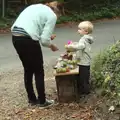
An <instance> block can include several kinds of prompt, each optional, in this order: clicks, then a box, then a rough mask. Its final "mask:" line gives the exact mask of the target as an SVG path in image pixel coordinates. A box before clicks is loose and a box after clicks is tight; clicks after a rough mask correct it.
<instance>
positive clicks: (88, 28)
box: [78, 21, 93, 34]
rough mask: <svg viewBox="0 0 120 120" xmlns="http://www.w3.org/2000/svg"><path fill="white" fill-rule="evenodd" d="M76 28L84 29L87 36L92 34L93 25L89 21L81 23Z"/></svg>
mask: <svg viewBox="0 0 120 120" xmlns="http://www.w3.org/2000/svg"><path fill="white" fill-rule="evenodd" d="M78 28H81V29H84V30H85V31H87V32H88V34H90V33H92V32H93V24H92V23H91V22H90V21H83V22H81V23H80V24H79V25H78Z"/></svg>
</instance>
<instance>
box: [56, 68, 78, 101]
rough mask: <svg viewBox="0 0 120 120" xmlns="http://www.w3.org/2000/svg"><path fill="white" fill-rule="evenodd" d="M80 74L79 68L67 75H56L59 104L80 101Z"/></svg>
mask: <svg viewBox="0 0 120 120" xmlns="http://www.w3.org/2000/svg"><path fill="white" fill-rule="evenodd" d="M78 74H79V73H78V68H77V69H75V70H71V71H70V72H67V73H59V74H57V73H55V80H56V86H57V94H58V101H59V102H73V101H76V100H77V99H78V97H79V95H78V90H77V79H78Z"/></svg>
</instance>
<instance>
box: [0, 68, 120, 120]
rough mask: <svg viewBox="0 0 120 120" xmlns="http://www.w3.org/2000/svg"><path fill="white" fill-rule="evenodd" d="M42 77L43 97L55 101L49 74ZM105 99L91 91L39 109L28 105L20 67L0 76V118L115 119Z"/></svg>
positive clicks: (30, 119)
mask: <svg viewBox="0 0 120 120" xmlns="http://www.w3.org/2000/svg"><path fill="white" fill-rule="evenodd" d="M48 71H49V74H50V70H49V69H48ZM48 71H45V72H46V73H48ZM51 72H52V71H51ZM46 78H48V79H47V80H46V81H45V84H46V93H47V97H48V98H52V99H54V100H56V98H57V94H56V83H55V81H54V79H52V76H50V75H49V76H46ZM103 101H104V102H103ZM106 102H107V101H106V100H104V99H103V98H101V97H100V96H98V95H96V94H94V93H91V94H90V95H88V96H86V97H85V98H81V99H80V102H79V103H70V104H67V103H65V104H57V105H54V106H53V107H50V108H48V109H42V110H41V109H40V108H39V107H30V106H28V103H27V97H26V92H25V89H24V85H23V72H22V70H21V69H20V70H17V71H11V72H7V73H3V74H1V76H0V120H57V119H58V120H119V115H116V114H114V113H109V112H108V107H107V106H106V105H105V104H106ZM113 115H114V116H113Z"/></svg>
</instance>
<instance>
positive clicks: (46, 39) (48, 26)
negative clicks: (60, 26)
mask: <svg viewBox="0 0 120 120" xmlns="http://www.w3.org/2000/svg"><path fill="white" fill-rule="evenodd" d="M56 21H57V17H56V16H49V17H48V18H47V21H46V23H45V26H44V28H43V32H42V34H41V44H42V45H43V46H45V47H49V46H50V45H51V44H52V43H51V39H50V37H51V35H52V33H53V30H54V27H55V24H56Z"/></svg>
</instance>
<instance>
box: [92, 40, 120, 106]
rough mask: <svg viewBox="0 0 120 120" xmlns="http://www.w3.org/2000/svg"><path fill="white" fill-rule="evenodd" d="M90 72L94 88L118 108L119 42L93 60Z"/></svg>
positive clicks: (119, 76)
mask: <svg viewBox="0 0 120 120" xmlns="http://www.w3.org/2000/svg"><path fill="white" fill-rule="evenodd" d="M91 70H92V83H93V86H94V88H100V89H101V90H102V92H101V94H102V95H106V96H107V97H108V99H109V100H110V101H111V102H112V104H113V105H115V106H120V40H119V41H117V42H116V43H115V44H113V45H112V46H110V47H109V48H107V49H105V50H104V51H103V52H101V53H99V54H98V55H97V56H96V57H95V58H94V60H93V64H92V69H91Z"/></svg>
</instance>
